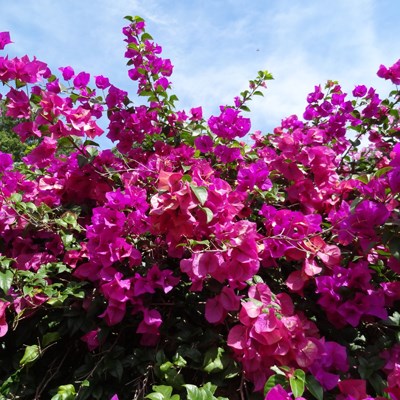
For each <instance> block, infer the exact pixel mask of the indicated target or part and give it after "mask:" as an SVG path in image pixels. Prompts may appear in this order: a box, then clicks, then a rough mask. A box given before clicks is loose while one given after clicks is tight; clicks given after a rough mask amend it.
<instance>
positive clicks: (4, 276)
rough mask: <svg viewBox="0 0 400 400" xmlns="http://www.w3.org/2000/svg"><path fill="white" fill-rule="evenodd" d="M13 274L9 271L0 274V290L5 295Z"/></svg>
mask: <svg viewBox="0 0 400 400" xmlns="http://www.w3.org/2000/svg"><path fill="white" fill-rule="evenodd" d="M13 278H14V274H13V272H12V271H10V270H6V271H4V272H0V289H2V290H3V292H4V293H5V294H7V293H8V291H9V290H10V287H11V285H12V282H13Z"/></svg>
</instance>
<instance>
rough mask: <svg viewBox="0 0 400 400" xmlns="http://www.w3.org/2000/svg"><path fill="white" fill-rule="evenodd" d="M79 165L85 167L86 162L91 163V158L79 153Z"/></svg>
mask: <svg viewBox="0 0 400 400" xmlns="http://www.w3.org/2000/svg"><path fill="white" fill-rule="evenodd" d="M77 158H78V166H79V168H82V167H84V166H85V165H86V164H88V163H89V159H88V158H87V157H85V156H83V155H82V154H78V157H77Z"/></svg>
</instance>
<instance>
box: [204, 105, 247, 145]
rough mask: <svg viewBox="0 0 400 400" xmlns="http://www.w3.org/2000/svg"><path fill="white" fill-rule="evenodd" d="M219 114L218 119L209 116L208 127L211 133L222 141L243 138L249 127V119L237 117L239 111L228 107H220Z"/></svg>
mask: <svg viewBox="0 0 400 400" xmlns="http://www.w3.org/2000/svg"><path fill="white" fill-rule="evenodd" d="M220 110H221V114H220V115H219V116H218V117H215V116H211V117H210V118H209V120H208V125H209V127H210V129H211V132H213V133H215V134H216V135H217V136H219V137H221V138H224V139H231V140H232V139H234V138H235V137H243V136H245V135H246V134H247V133H248V132H249V131H250V127H251V123H250V119H249V118H244V117H242V116H240V115H239V113H240V111H239V110H235V109H233V108H229V107H224V106H221V107H220Z"/></svg>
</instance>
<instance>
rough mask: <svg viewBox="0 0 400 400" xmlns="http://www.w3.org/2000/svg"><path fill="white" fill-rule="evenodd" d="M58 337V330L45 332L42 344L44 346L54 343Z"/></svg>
mask: <svg viewBox="0 0 400 400" xmlns="http://www.w3.org/2000/svg"><path fill="white" fill-rule="evenodd" d="M58 339H60V334H59V333H58V332H47V333H46V334H44V335H43V339H42V346H43V347H46V346H47V345H48V344H50V343H54V342H56V341H57V340H58Z"/></svg>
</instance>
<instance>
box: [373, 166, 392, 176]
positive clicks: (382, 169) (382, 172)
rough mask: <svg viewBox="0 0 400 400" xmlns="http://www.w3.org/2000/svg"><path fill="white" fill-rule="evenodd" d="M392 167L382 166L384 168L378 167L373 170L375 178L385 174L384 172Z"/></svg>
mask: <svg viewBox="0 0 400 400" xmlns="http://www.w3.org/2000/svg"><path fill="white" fill-rule="evenodd" d="M392 169H393V167H384V168H381V169H378V171H376V172H375V176H376V177H377V178H380V177H381V176H382V175H384V174H386V172H388V171H390V170H392Z"/></svg>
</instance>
